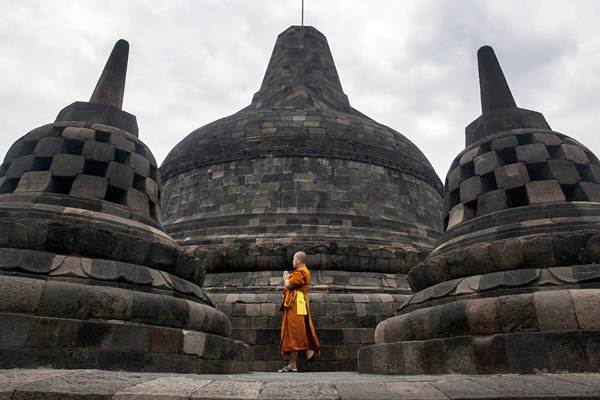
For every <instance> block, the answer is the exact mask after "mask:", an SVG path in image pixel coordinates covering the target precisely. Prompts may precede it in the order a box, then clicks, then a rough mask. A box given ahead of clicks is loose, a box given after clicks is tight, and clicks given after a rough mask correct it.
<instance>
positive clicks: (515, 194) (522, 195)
mask: <svg viewBox="0 0 600 400" xmlns="http://www.w3.org/2000/svg"><path fill="white" fill-rule="evenodd" d="M506 194H507V196H508V204H509V206H510V207H521V206H526V205H528V204H529V201H528V200H527V192H526V190H525V186H521V187H518V188H514V189H509V190H507V191H506Z"/></svg>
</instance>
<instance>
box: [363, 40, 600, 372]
mask: <svg viewBox="0 0 600 400" xmlns="http://www.w3.org/2000/svg"><path fill="white" fill-rule="evenodd" d="M478 59H479V79H480V85H481V103H482V111H483V113H482V115H481V116H480V117H479V118H478V119H477V120H475V121H474V122H473V123H471V124H470V125H469V126H467V128H466V148H465V150H464V151H462V152H461V153H460V154H459V155H458V156H457V157H456V159H455V160H454V162H453V163H452V166H451V167H450V171H449V173H448V176H447V178H446V196H445V211H444V215H445V232H444V234H443V236H442V237H441V238H440V240H439V242H438V245H437V247H436V248H435V249H434V250H433V252H432V253H431V254H430V255H429V256H428V257H427V258H426V259H425V261H423V262H422V263H421V264H420V265H418V266H417V267H416V268H414V269H413V270H412V271H410V273H409V281H410V284H411V287H412V288H413V289H414V290H415V291H416V293H415V294H414V295H413V296H412V298H410V299H409V300H407V301H406V302H405V303H404V304H402V306H401V307H400V309H399V310H398V312H397V316H395V317H393V318H390V319H388V320H386V321H384V322H382V323H381V324H379V325H378V327H377V329H376V332H375V343H376V344H375V345H373V346H369V347H366V348H363V349H361V350H360V352H359V371H360V372H377V373H388V374H422V373H427V374H429V373H485V374H487V373H534V372H540V371H551V372H562V371H571V372H578V371H599V370H600V322H599V319H598V310H599V309H600V289H599V288H598V287H599V284H600V266H599V265H598V262H599V261H600V163H599V162H598V159H597V158H596V156H595V155H594V154H593V153H592V152H590V151H589V150H588V149H587V148H586V147H585V146H583V145H582V144H581V143H579V142H578V141H576V140H575V139H572V138H570V137H568V136H565V135H563V134H561V133H558V132H554V131H552V130H551V129H550V126H549V125H548V123H547V122H546V120H545V119H544V117H543V115H542V114H540V113H538V112H534V111H529V110H525V109H521V108H517V106H516V104H515V102H514V100H513V97H512V94H511V92H510V89H509V87H508V85H507V83H506V80H505V78H504V74H503V73H502V70H501V69H500V65H499V64H498V61H497V59H496V56H495V54H494V51H493V50H492V48H491V47H487V46H486V47H482V48H481V49H480V50H479V52H478Z"/></svg>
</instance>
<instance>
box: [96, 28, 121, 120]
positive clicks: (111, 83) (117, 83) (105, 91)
mask: <svg viewBox="0 0 600 400" xmlns="http://www.w3.org/2000/svg"><path fill="white" fill-rule="evenodd" d="M128 57H129V43H128V42H127V41H126V40H123V39H121V40H119V41H117V43H115V47H113V50H112V52H111V53H110V56H109V57H108V61H107V62H106V65H105V66H104V70H103V71H102V75H100V79H98V83H97V84H96V88H95V89H94V93H93V94H92V97H91V98H90V103H100V104H108V105H110V106H113V107H117V108H118V109H122V107H123V94H124V92H125V76H126V75H127V59H128Z"/></svg>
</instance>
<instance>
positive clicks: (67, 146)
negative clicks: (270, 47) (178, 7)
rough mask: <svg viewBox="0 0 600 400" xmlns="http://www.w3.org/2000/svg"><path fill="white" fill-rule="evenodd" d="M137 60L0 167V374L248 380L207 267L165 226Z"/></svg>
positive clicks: (30, 136) (114, 70) (123, 46)
mask: <svg viewBox="0 0 600 400" xmlns="http://www.w3.org/2000/svg"><path fill="white" fill-rule="evenodd" d="M128 52H129V45H128V43H127V42H126V41H124V40H120V41H118V42H117V43H116V45H115V47H114V49H113V51H112V53H111V55H110V58H109V60H108V62H107V64H106V67H105V68H104V71H103V72H102V75H101V77H100V80H99V81H98V84H97V86H96V89H95V90H94V93H93V94H92V97H91V99H90V101H89V102H75V103H73V104H71V105H69V106H67V107H66V108H64V109H63V110H62V111H61V112H60V113H59V114H58V117H57V118H56V121H55V122H54V123H51V124H48V125H44V126H42V127H39V128H36V129H34V130H32V131H31V132H29V133H27V134H26V135H25V136H23V137H22V138H20V139H19V140H17V142H15V143H14V144H13V146H12V147H11V148H10V149H9V151H8V153H7V154H6V157H5V159H4V163H3V164H2V165H1V166H0V226H1V229H0V368H1V369H4V368H23V367H42V366H45V367H48V366H50V367H60V368H99V369H116V370H134V371H167V372H196V373H197V372H206V373H210V372H243V371H246V367H247V354H248V353H247V346H246V345H244V344H243V343H242V342H240V341H235V340H233V339H230V338H229V333H230V330H231V324H230V322H229V320H228V318H227V316H225V315H224V314H223V313H222V312H220V311H218V310H216V309H215V308H214V307H213V305H212V303H211V301H210V299H209V298H208V297H207V296H206V295H205V294H204V292H202V290H201V289H200V286H201V285H202V282H203V280H204V276H205V269H204V267H203V265H202V263H201V262H200V260H198V259H196V258H194V257H193V256H191V255H189V254H188V253H186V252H185V251H184V249H182V248H181V247H180V246H179V245H178V244H177V243H176V242H175V241H174V240H173V239H172V238H171V237H169V236H168V235H167V234H166V233H165V232H164V231H163V229H162V227H161V224H160V214H161V212H160V206H159V204H160V197H161V187H160V179H159V178H160V177H159V174H158V168H157V164H156V161H155V160H154V157H153V156H152V153H151V152H150V150H149V149H148V147H146V145H144V143H142V142H141V141H140V140H139V139H138V126H137V122H136V117H135V116H134V115H131V114H129V113H127V112H125V111H123V110H122V109H121V107H122V102H123V94H124V88H125V74H126V70H127V60H128Z"/></svg>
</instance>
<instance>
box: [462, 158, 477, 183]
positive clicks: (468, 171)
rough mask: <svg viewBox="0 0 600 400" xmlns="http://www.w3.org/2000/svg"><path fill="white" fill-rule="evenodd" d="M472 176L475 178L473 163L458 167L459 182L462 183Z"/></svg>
mask: <svg viewBox="0 0 600 400" xmlns="http://www.w3.org/2000/svg"><path fill="white" fill-rule="evenodd" d="M472 176H475V164H474V163H473V161H469V162H468V163H466V164H463V165H461V166H460V177H461V180H463V181H464V180H465V179H467V178H470V177H472Z"/></svg>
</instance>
